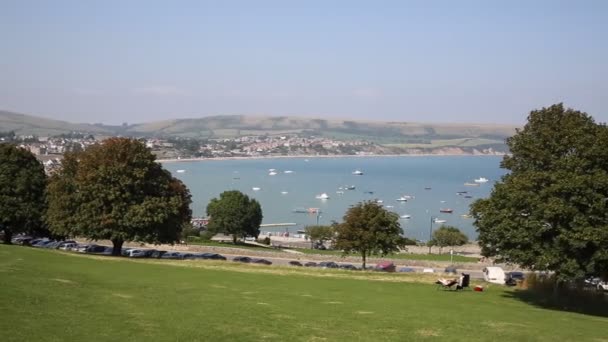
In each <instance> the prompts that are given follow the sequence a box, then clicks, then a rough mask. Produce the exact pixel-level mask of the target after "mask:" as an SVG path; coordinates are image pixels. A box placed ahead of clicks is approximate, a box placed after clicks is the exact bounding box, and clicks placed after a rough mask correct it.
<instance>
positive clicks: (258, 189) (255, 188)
mask: <svg viewBox="0 0 608 342" xmlns="http://www.w3.org/2000/svg"><path fill="white" fill-rule="evenodd" d="M251 190H253V191H260V190H262V188H258V187H257V186H254V187H253V188H251Z"/></svg>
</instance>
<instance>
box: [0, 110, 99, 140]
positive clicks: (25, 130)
mask: <svg viewBox="0 0 608 342" xmlns="http://www.w3.org/2000/svg"><path fill="white" fill-rule="evenodd" d="M0 131H1V132H8V131H15V133H16V134H17V135H37V136H50V135H57V134H62V133H70V132H73V131H77V132H91V133H95V134H109V133H111V130H110V129H108V128H104V127H99V126H94V125H88V124H74V123H69V122H65V121H59V120H53V119H46V118H41V117H36V116H30V115H24V114H19V113H13V112H7V111H1V110H0Z"/></svg>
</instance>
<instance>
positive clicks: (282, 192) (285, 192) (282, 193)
mask: <svg viewBox="0 0 608 342" xmlns="http://www.w3.org/2000/svg"><path fill="white" fill-rule="evenodd" d="M288 193H289V192H287V191H281V195H287V194H288Z"/></svg>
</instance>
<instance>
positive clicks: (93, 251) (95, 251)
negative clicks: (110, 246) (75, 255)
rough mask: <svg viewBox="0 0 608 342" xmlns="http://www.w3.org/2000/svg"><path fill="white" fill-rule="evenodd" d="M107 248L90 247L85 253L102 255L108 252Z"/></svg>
mask: <svg viewBox="0 0 608 342" xmlns="http://www.w3.org/2000/svg"><path fill="white" fill-rule="evenodd" d="M106 248H107V247H106V246H99V245H88V246H87V248H86V249H85V253H91V254H99V253H102V252H104V251H105V250H106Z"/></svg>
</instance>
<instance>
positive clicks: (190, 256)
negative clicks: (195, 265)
mask: <svg viewBox="0 0 608 342" xmlns="http://www.w3.org/2000/svg"><path fill="white" fill-rule="evenodd" d="M180 254H181V256H182V259H189V260H192V259H196V258H197V255H196V254H193V253H180Z"/></svg>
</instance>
